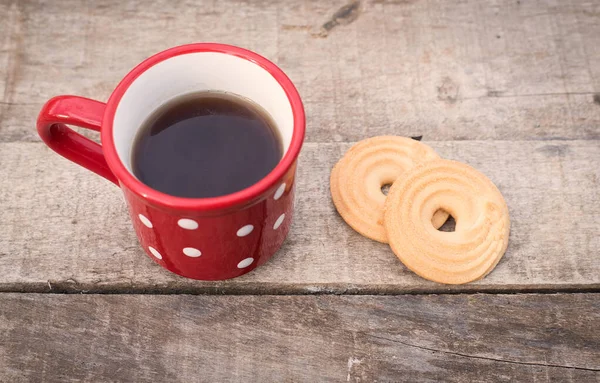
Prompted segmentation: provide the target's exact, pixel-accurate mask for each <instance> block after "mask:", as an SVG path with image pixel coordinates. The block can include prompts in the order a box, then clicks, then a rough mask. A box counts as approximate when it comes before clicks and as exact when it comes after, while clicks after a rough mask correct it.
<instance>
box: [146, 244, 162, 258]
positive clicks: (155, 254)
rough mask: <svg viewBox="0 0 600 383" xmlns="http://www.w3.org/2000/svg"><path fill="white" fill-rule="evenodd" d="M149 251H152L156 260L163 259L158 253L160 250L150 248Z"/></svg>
mask: <svg viewBox="0 0 600 383" xmlns="http://www.w3.org/2000/svg"><path fill="white" fill-rule="evenodd" d="M148 250H150V252H151V253H152V255H154V256H155V257H156V258H158V259H162V255H160V253H159V252H158V250H156V249H155V248H153V247H152V246H148Z"/></svg>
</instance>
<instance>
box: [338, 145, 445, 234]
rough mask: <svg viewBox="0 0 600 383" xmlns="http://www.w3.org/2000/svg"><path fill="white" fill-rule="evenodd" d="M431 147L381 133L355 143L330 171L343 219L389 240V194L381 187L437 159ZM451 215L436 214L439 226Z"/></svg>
mask: <svg viewBox="0 0 600 383" xmlns="http://www.w3.org/2000/svg"><path fill="white" fill-rule="evenodd" d="M438 158H439V156H438V155H437V153H436V152H435V151H434V150H433V149H432V148H430V147H429V146H427V145H425V144H423V143H421V142H419V141H416V140H413V139H410V138H406V137H397V136H379V137H372V138H368V139H366V140H363V141H360V142H358V143H356V144H355V145H354V146H352V147H351V148H350V149H349V150H348V151H347V152H346V154H345V155H344V156H343V157H342V158H341V159H340V160H339V162H338V163H337V164H336V165H335V166H334V168H333V170H332V171H331V177H330V187H331V197H332V199H333V203H334V204H335V207H336V209H337V211H338V212H339V213H340V215H341V216H342V218H343V219H344V221H346V222H347V223H348V225H350V226H351V227H352V228H353V229H354V230H356V231H357V232H359V233H360V234H362V235H364V236H365V237H368V238H371V239H374V240H376V241H379V242H383V243H387V242H388V241H387V235H386V232H385V227H384V226H383V208H384V203H385V200H386V196H385V195H384V194H383V192H382V190H381V188H382V186H384V185H388V184H393V183H394V181H396V179H398V177H401V176H402V174H403V173H404V172H406V171H407V170H408V169H411V168H413V167H414V166H416V165H417V164H420V163H422V162H425V161H431V160H434V159H438ZM447 218H448V214H447V213H446V212H443V211H440V212H437V213H436V214H435V217H434V219H433V225H434V226H435V227H436V228H437V227H440V226H442V225H443V224H444V222H446V219H447Z"/></svg>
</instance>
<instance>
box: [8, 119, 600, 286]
mask: <svg viewBox="0 0 600 383" xmlns="http://www.w3.org/2000/svg"><path fill="white" fill-rule="evenodd" d="M599 109H600V108H599ZM430 144H431V145H432V146H433V147H434V148H435V149H436V150H437V151H438V152H439V153H440V154H441V155H442V156H444V157H447V158H452V159H457V160H460V161H464V162H466V163H469V164H471V165H473V166H475V167H476V168H478V169H480V170H481V171H483V172H484V173H485V174H487V175H488V176H489V177H490V178H491V179H492V180H493V181H494V182H495V183H496V184H497V185H498V187H499V188H500V190H501V191H502V193H503V194H504V196H505V198H506V200H507V202H508V206H509V209H510V214H511V218H512V231H511V238H510V243H509V248H508V250H507V253H506V255H505V256H504V258H503V259H502V260H501V262H500V264H499V265H498V266H497V268H496V269H495V270H494V272H492V273H491V274H490V275H489V276H488V277H486V278H484V279H483V280H481V281H479V282H476V283H473V284H467V285H460V286H445V285H440V284H436V283H433V282H429V281H426V280H424V279H421V278H419V277H417V276H416V275H415V274H413V273H412V272H409V271H408V270H407V269H406V268H404V266H403V265H402V264H401V263H400V262H399V261H398V259H397V258H396V257H395V256H394V254H393V253H392V252H391V250H390V248H389V247H388V246H387V245H383V244H380V243H377V242H374V241H371V240H368V239H366V238H364V237H362V236H360V235H359V234H357V233H356V232H354V231H353V230H352V229H351V228H350V227H349V226H347V225H346V224H345V223H344V222H343V221H342V220H341V218H340V217H339V216H338V214H337V213H336V211H335V208H334V207H333V204H332V203H331V199H330V196H329V181H328V180H329V172H330V169H331V167H332V166H333V164H334V163H335V162H336V161H337V159H338V158H339V157H340V156H341V155H342V153H343V152H344V151H345V150H346V149H347V148H348V147H349V145H350V144H345V143H329V144H325V143H307V144H306V146H305V148H304V150H303V154H302V156H301V160H300V165H299V167H298V172H299V174H298V197H297V213H296V216H295V218H294V223H293V226H292V231H291V233H290V236H289V239H288V240H287V241H286V244H285V245H284V247H283V249H282V250H281V251H280V252H279V253H278V254H277V255H276V256H275V257H274V258H273V259H272V260H271V261H269V263H268V264H267V265H265V267H262V268H259V269H257V270H255V271H254V272H252V273H250V274H247V275H246V276H243V277H240V278H237V279H234V280H230V281H227V282H216V283H214V282H198V281H193V280H189V279H185V278H181V277H178V276H176V275H174V274H171V273H169V272H167V271H165V270H163V269H161V268H160V267H159V266H158V265H156V264H155V263H154V262H153V261H152V260H151V259H150V258H149V257H147V256H146V255H145V253H144V252H143V250H142V249H141V248H140V247H139V245H138V244H137V239H136V237H135V233H134V232H133V230H132V228H131V223H130V222H129V218H128V215H127V212H126V207H125V204H124V202H123V199H122V196H121V193H120V191H119V189H118V188H116V187H115V186H114V185H113V184H111V183H109V182H108V181H106V180H103V179H101V178H100V177H95V176H94V175H93V174H90V173H89V172H88V171H86V170H85V169H81V168H79V167H77V166H76V165H73V164H72V163H70V162H68V161H67V160H64V159H62V158H60V157H58V156H56V155H54V153H52V152H51V150H49V149H46V148H45V147H44V145H43V144H38V143H2V144H0V148H2V149H5V150H1V151H0V163H2V166H1V167H0V179H3V180H6V181H7V182H4V183H2V184H0V196H2V197H0V209H1V210H2V211H3V212H4V213H3V216H4V219H2V220H0V241H1V242H2V243H3V246H1V247H0V253H1V254H3V256H2V257H0V275H2V276H3V277H2V280H1V282H0V289H2V290H3V291H37V292H44V291H59V292H60V291H65V290H68V291H87V292H95V291H123V290H125V291H128V292H139V291H148V290H164V289H167V290H169V289H179V290H181V291H186V292H210V291H215V290H217V291H219V292H249V293H270V294H278V293H288V292H293V293H311V292H320V291H321V292H323V291H325V292H348V291H354V292H371V293H378V292H387V293H397V292H407V291H428V292H441V291H449V290H452V291H489V290H499V289H503V290H517V291H523V290H537V289H544V290H548V289H561V288H571V289H572V288H588V289H589V288H600V261H599V258H598V256H599V253H598V249H600V235H599V223H600V203H599V201H600V181H599V180H600V166H598V160H599V159H600V145H598V142H597V141H558V142H557V141H527V142H522V141H444V142H439V141H436V142H430ZM15 223H18V224H15ZM16 260H18V261H17V262H16Z"/></svg>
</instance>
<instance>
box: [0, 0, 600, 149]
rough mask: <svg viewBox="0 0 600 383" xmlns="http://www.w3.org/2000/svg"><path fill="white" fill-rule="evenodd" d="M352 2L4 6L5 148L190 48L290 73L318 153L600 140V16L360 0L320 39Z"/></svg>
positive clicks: (511, 6)
mask: <svg viewBox="0 0 600 383" xmlns="http://www.w3.org/2000/svg"><path fill="white" fill-rule="evenodd" d="M345 3H346V2H345V0H337V1H335V2H333V3H330V2H322V1H286V2H280V1H275V0H265V1H246V0H244V1H208V0H207V1H200V2H192V1H189V0H177V1H170V0H169V1H167V0H160V1H153V2H151V3H148V2H145V1H141V0H127V1H112V0H102V1H96V2H80V1H77V0H69V1H52V2H47V1H41V0H21V1H11V0H1V1H0V14H2V15H7V16H8V17H6V18H4V17H3V23H2V25H1V26H0V33H1V34H0V36H1V38H0V44H1V45H0V104H1V108H0V141H4V142H14V141H37V140H39V138H38V137H37V135H36V133H35V129H34V120H35V117H36V115H37V113H38V111H39V109H40V107H41V105H42V104H43V102H44V101H45V100H47V99H48V98H50V97H51V96H54V95H57V94H79V95H83V96H87V97H91V98H96V99H99V100H106V99H107V97H108V95H109V94H110V92H111V90H112V89H113V88H114V87H115V85H116V84H117V83H118V81H119V80H120V79H121V78H122V77H123V76H124V75H125V73H127V72H128V71H129V70H130V69H131V68H132V67H133V66H135V65H136V64H137V63H138V62H140V61H141V60H143V59H144V58H146V57H148V56H149V55H151V54H153V53H155V52H157V51H160V50H162V49H165V48H168V47H170V46H174V45H178V44H183V43H189V42H193V41H220V42H224V43H232V44H237V45H241V46H245V47H247V48H250V49H253V50H256V51H258V52H259V53H261V54H263V55H265V56H267V57H269V58H271V59H273V60H274V61H275V62H276V63H278V64H279V65H281V67H282V68H283V69H284V70H285V71H286V72H287V73H288V74H289V75H290V77H291V78H292V79H293V80H294V82H295V83H296V84H297V86H298V88H299V90H300V93H301V94H302V96H303V99H304V102H305V106H306V110H307V113H308V116H309V118H308V134H307V140H308V141H310V142H331V141H336V142H339V141H342V142H351V141H357V140H360V139H362V138H364V137H367V136H373V135H378V134H401V135H406V136H414V135H424V136H425V138H426V139H428V140H462V139H478V140H487V139H503V140H514V139H519V140H520V139H586V138H591V139H598V138H600V101H599V102H598V104H595V103H594V94H596V93H600V69H599V68H600V53H599V50H598V46H600V3H599V2H597V1H588V0H572V1H569V2H565V1H543V0H535V1H512V2H497V1H493V0H487V1H479V0H454V1H443V0H430V1H425V0H420V1H419V0H410V1H381V0H373V1H363V2H361V4H360V7H359V10H358V11H357V12H353V13H352V15H351V16H350V18H349V19H348V20H346V21H343V20H342V22H339V23H338V24H335V25H334V24H331V23H330V24H328V25H330V26H331V25H334V26H333V27H332V29H330V30H329V31H328V33H327V34H326V37H321V36H323V34H320V32H322V29H321V26H322V25H324V24H326V23H327V21H328V20H330V18H331V17H332V16H333V15H334V14H335V12H336V10H337V9H339V8H340V7H342V6H343V5H344V4H345ZM123 17H125V18H126V19H127V22H115V20H122V19H123ZM599 97H600V96H599Z"/></svg>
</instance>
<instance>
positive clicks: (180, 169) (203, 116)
mask: <svg viewBox="0 0 600 383" xmlns="http://www.w3.org/2000/svg"><path fill="white" fill-rule="evenodd" d="M282 154H283V147H282V143H281V139H280V136H279V132H278V130H277V128H276V126H275V123H274V122H273V120H272V118H271V117H270V115H269V114H268V113H267V112H266V111H264V110H263V109H262V108H261V107H260V106H258V105H256V104H255V103H253V102H251V101H249V100H247V99H244V98H242V97H240V96H237V95H233V94H229V93H221V92H199V93H192V94H187V95H183V96H179V97H177V98H175V99H173V100H170V101H169V102H167V103H166V104H165V105H163V106H161V107H160V108H158V109H157V110H156V111H155V112H154V113H153V114H152V115H151V116H150V117H149V118H148V119H147V120H146V121H145V122H144V124H142V127H141V128H140V130H139V131H138V133H137V136H136V138H135V141H134V144H133V150H132V165H133V166H132V167H133V173H134V175H135V176H136V177H137V178H138V179H139V180H140V181H141V182H143V183H144V184H146V185H148V186H150V187H151V188H153V189H156V190H158V191H161V192H163V193H166V194H170V195H173V196H178V197H187V198H208V197H218V196H223V195H226V194H231V193H235V192H237V191H240V190H242V189H245V188H247V187H249V186H251V185H253V184H255V183H256V182H258V181H259V180H261V179H262V178H263V177H265V176H266V175H267V174H268V173H269V172H270V171H271V170H273V168H275V166H276V165H277V163H278V162H279V160H280V159H281V157H282Z"/></svg>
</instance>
